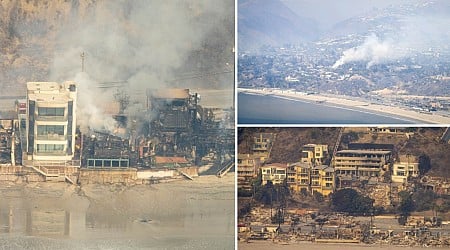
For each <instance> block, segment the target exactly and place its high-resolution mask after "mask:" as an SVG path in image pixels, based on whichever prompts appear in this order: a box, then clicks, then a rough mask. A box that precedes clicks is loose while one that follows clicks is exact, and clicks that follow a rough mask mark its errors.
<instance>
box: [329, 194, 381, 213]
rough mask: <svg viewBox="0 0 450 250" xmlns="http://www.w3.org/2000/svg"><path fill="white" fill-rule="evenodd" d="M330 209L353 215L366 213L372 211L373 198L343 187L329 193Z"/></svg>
mask: <svg viewBox="0 0 450 250" xmlns="http://www.w3.org/2000/svg"><path fill="white" fill-rule="evenodd" d="M331 205H332V209H333V210H334V211H336V212H344V213H349V214H353V215H367V214H370V213H371V212H373V200H372V199H370V198H369V197H367V196H363V195H361V194H360V193H358V192H357V191H356V190H354V189H351V188H345V189H341V190H338V191H336V192H335V193H333V194H332V195H331Z"/></svg>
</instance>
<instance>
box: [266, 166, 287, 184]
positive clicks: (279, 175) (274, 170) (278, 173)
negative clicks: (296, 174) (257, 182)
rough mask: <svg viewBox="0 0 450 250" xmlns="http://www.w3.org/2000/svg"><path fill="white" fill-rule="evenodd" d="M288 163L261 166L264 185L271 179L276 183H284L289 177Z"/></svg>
mask: <svg viewBox="0 0 450 250" xmlns="http://www.w3.org/2000/svg"><path fill="white" fill-rule="evenodd" d="M287 168H288V166H287V164H282V163H272V164H267V165H264V166H262V167H261V177H262V185H265V184H267V182H268V181H271V182H272V183H273V184H274V185H275V184H282V183H283V182H284V180H285V179H286V178H287Z"/></svg>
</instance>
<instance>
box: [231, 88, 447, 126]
mask: <svg viewBox="0 0 450 250" xmlns="http://www.w3.org/2000/svg"><path fill="white" fill-rule="evenodd" d="M238 92H243V93H250V94H258V95H274V96H279V97H283V98H290V99H293V100H300V101H304V102H309V103H315V104H320V105H327V106H331V107H341V108H346V109H354V110H363V111H366V112H372V113H376V114H387V115H389V116H392V117H403V118H406V119H411V120H416V121H419V123H423V124H430V123H431V124H450V117H445V116H441V115H436V114H433V113H421V112H418V111H415V110H410V109H406V108H403V107H395V106H386V105H381V104H375V103H371V102H369V101H363V100H354V99H350V97H347V96H337V95H326V96H325V95H318V94H306V93H302V92H296V91H291V90H279V89H242V88H240V89H238Z"/></svg>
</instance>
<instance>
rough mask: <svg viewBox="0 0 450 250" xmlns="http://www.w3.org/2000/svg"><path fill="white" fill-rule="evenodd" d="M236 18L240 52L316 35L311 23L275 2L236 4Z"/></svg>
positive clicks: (248, 0) (245, 0)
mask: <svg viewBox="0 0 450 250" xmlns="http://www.w3.org/2000/svg"><path fill="white" fill-rule="evenodd" d="M238 18H239V19H238V25H239V27H238V39H239V41H238V44H239V49H240V50H249V49H257V48H258V47H259V46H261V45H267V44H269V45H278V46H281V45H283V44H286V43H299V42H301V41H307V40H311V39H313V38H315V37H316V36H317V34H318V33H317V24H316V23H315V22H314V21H313V20H311V19H309V18H305V17H302V16H299V15H297V14H296V13H295V12H293V11H292V10H291V9H290V8H288V7H287V6H286V5H284V4H283V3H282V2H281V1H279V0H243V1H239V5H238Z"/></svg>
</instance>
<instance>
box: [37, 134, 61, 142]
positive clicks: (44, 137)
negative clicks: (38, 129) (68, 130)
mask: <svg viewBox="0 0 450 250" xmlns="http://www.w3.org/2000/svg"><path fill="white" fill-rule="evenodd" d="M36 139H37V140H49V141H64V140H67V136H65V135H58V134H48V135H38V136H36Z"/></svg>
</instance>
